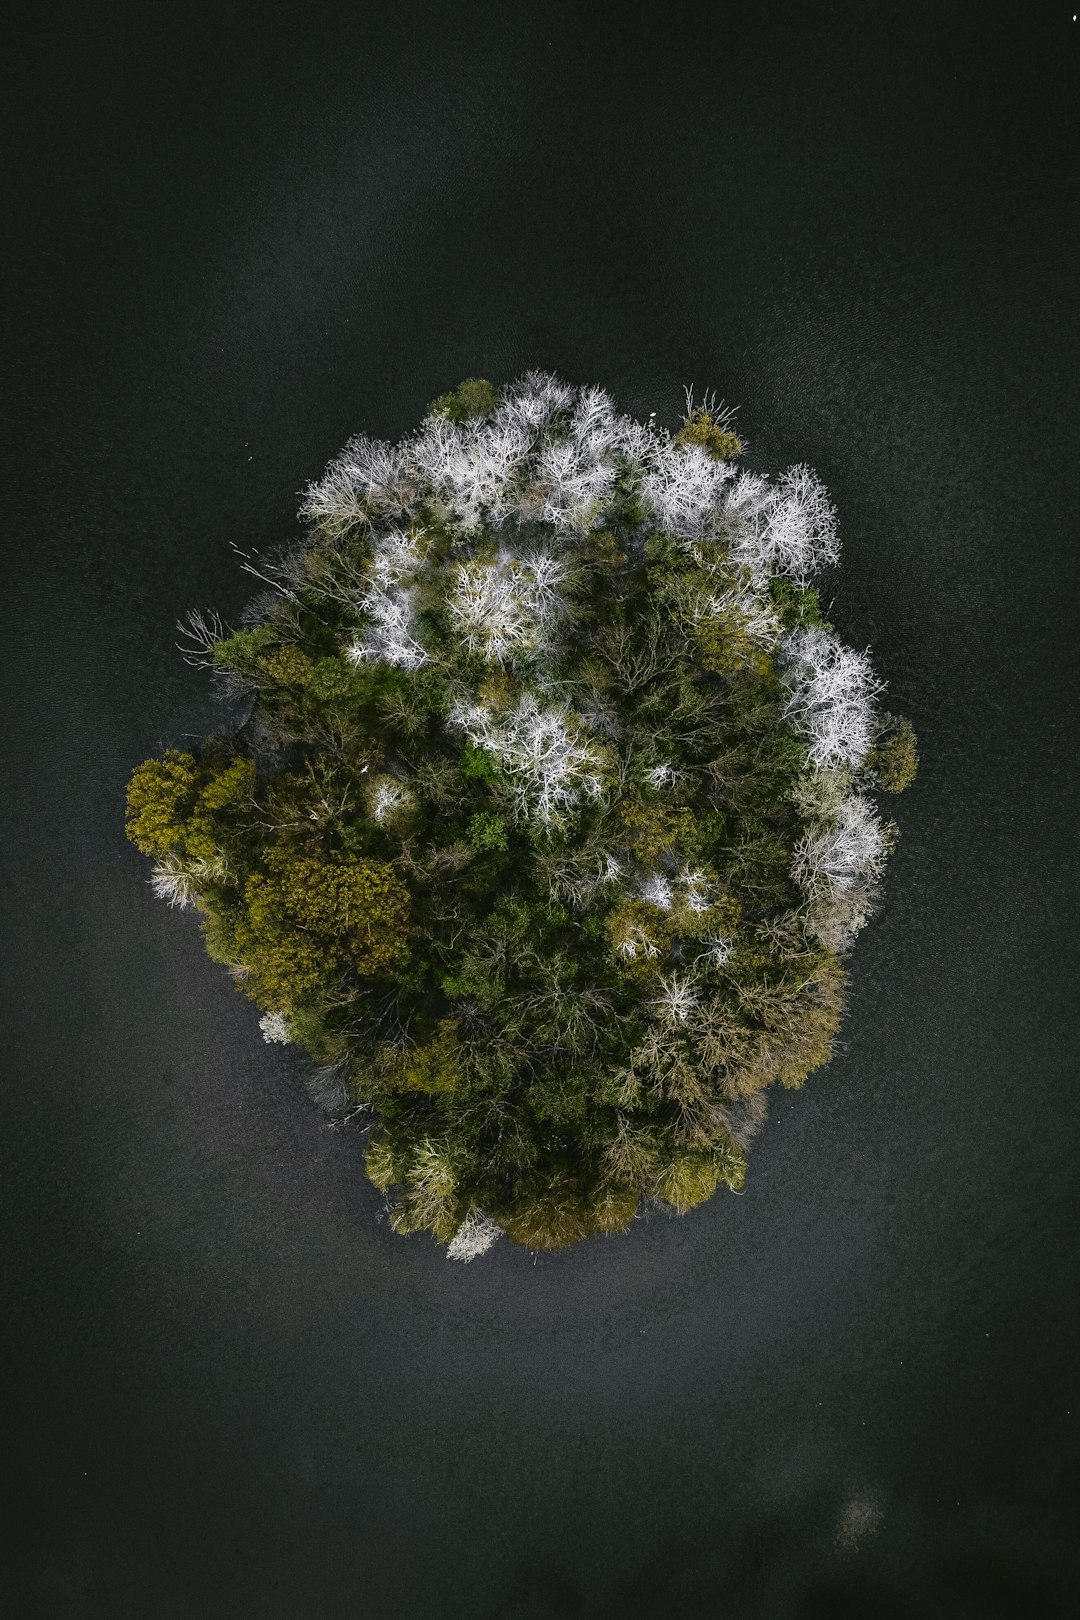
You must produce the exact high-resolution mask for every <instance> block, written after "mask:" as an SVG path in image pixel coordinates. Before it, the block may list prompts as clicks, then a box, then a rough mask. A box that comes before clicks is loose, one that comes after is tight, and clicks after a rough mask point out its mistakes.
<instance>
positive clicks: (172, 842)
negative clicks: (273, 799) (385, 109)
mask: <svg viewBox="0 0 1080 1620" xmlns="http://www.w3.org/2000/svg"><path fill="white" fill-rule="evenodd" d="M254 783H255V769H254V766H253V765H252V764H251V762H250V761H249V760H246V759H235V760H232V761H230V762H229V764H227V765H226V766H224V768H223V769H221V770H220V771H217V772H215V771H213V770H212V769H207V768H206V767H202V766H198V765H197V764H196V762H195V759H194V756H193V755H191V754H184V753H180V752H179V751H178V750H176V749H169V750H168V752H167V753H166V754H165V757H164V758H163V759H147V760H144V761H143V763H142V764H141V765H138V766H136V768H135V770H134V771H133V772H132V776H131V780H130V782H129V783H128V790H127V835H128V837H129V838H130V839H131V841H132V843H133V844H134V845H135V847H136V848H137V849H140V850H141V851H142V853H143V854H144V855H153V856H156V857H157V858H158V859H161V858H163V857H164V856H166V855H170V854H176V855H184V856H187V857H188V858H190V859H191V860H211V859H212V858H213V857H214V856H215V855H216V854H217V853H218V851H219V842H218V838H217V835H216V830H215V824H214V819H213V813H214V812H215V811H218V810H222V809H225V808H226V807H227V806H230V805H234V804H235V803H236V802H237V800H240V799H243V798H245V797H247V796H248V795H249V794H250V793H251V790H252V788H253V786H254Z"/></svg>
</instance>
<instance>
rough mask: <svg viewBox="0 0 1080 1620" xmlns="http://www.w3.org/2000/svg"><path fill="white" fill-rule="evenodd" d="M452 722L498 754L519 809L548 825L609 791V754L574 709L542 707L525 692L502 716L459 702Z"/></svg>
mask: <svg viewBox="0 0 1080 1620" xmlns="http://www.w3.org/2000/svg"><path fill="white" fill-rule="evenodd" d="M450 722H451V724H452V725H454V726H456V727H457V728H458V729H459V730H461V731H463V732H464V733H465V735H466V737H468V739H469V741H470V742H472V743H475V744H477V745H478V746H480V747H482V748H486V749H488V750H489V752H490V753H492V754H494V755H495V757H496V759H497V760H498V761H499V764H500V765H501V766H502V768H503V770H504V771H505V772H506V774H507V776H508V777H509V778H510V781H511V783H512V784H513V786H514V788H515V789H516V794H517V810H518V814H519V815H521V816H522V817H525V818H527V817H529V816H535V817H536V818H537V819H538V820H539V821H541V822H542V823H544V824H545V825H550V824H551V823H553V822H554V821H557V820H558V819H559V818H560V817H561V816H562V815H564V814H567V813H569V812H572V811H574V810H576V809H577V807H578V806H579V805H580V804H581V802H582V800H585V799H598V798H600V797H601V795H602V794H603V791H604V780H603V772H604V767H605V763H606V760H605V753H604V749H603V746H602V745H601V744H600V743H597V742H594V741H593V740H592V738H591V737H589V736H588V735H587V734H586V732H585V728H584V725H583V723H582V721H581V719H580V717H579V716H578V715H575V714H574V712H573V711H572V710H571V708H570V707H569V705H568V704H565V703H549V704H542V703H541V702H540V701H539V699H538V698H537V697H536V696H535V695H534V694H533V693H532V692H525V693H523V695H522V696H521V698H520V699H519V700H518V703H517V706H516V707H515V708H514V709H511V710H510V711H509V712H507V713H504V714H502V715H499V716H496V715H495V713H494V712H493V711H492V710H491V709H490V708H489V707H488V706H487V705H486V704H483V703H468V702H459V703H456V704H455V705H454V706H453V708H452V709H451V714H450Z"/></svg>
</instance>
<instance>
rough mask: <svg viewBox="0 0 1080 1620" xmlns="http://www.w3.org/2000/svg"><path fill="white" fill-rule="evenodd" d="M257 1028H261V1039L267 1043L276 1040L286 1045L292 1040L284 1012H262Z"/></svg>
mask: <svg viewBox="0 0 1080 1620" xmlns="http://www.w3.org/2000/svg"><path fill="white" fill-rule="evenodd" d="M259 1028H260V1029H261V1030H262V1038H263V1040H264V1041H266V1042H267V1043H269V1042H271V1041H277V1042H280V1044H281V1045H282V1046H288V1045H289V1043H290V1042H291V1040H292V1036H291V1034H290V1033H289V1020H288V1019H287V1018H286V1017H285V1014H284V1013H279V1012H268V1013H263V1015H262V1017H261V1018H260V1019H259Z"/></svg>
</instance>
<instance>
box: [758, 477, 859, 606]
mask: <svg viewBox="0 0 1080 1620" xmlns="http://www.w3.org/2000/svg"><path fill="white" fill-rule="evenodd" d="M761 538H762V547H763V562H764V567H765V569H766V570H767V571H768V572H770V573H774V574H786V575H787V576H788V577H789V578H790V579H793V580H794V581H795V582H796V584H798V585H804V586H805V585H809V583H810V581H811V580H812V579H813V577H814V575H815V574H817V573H819V572H820V571H821V569H822V568H824V567H825V566H826V565H827V564H829V563H835V562H837V561H838V560H839V557H840V541H839V539H838V537H837V533H836V508H835V507H834V506H833V504H832V502H831V501H830V500H829V496H828V492H827V490H826V489H825V486H824V484H823V483H822V482H821V480H820V479H819V478H818V476H817V474H816V473H815V471H814V469H813V468H812V467H807V466H804V465H800V466H797V467H789V468H788V470H787V472H785V473H782V474H781V475H780V478H779V480H778V482H777V484H776V485H775V488H774V490H773V494H772V500H771V501H770V504H769V506H768V507H767V509H766V513H765V524H764V527H763V530H762V536H761Z"/></svg>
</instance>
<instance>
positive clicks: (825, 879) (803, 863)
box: [792, 793, 886, 894]
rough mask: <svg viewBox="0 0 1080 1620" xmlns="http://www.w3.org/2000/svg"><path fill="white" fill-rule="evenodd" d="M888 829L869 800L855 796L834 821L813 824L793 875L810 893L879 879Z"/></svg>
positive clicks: (801, 845) (801, 841)
mask: <svg viewBox="0 0 1080 1620" xmlns="http://www.w3.org/2000/svg"><path fill="white" fill-rule="evenodd" d="M885 847H886V846H885V829H884V827H883V826H882V824H881V821H880V820H879V818H878V815H877V813H876V811H875V810H874V807H873V805H872V804H871V803H870V801H869V799H867V798H864V796H863V795H862V794H861V793H853V794H852V795H851V796H850V798H847V799H845V800H843V802H842V803H841V805H840V807H839V810H838V811H837V814H836V817H835V819H834V820H832V821H830V822H822V823H818V824H817V825H812V826H811V827H810V828H808V829H807V831H806V832H805V833H804V834H803V836H802V837H801V838H800V839H799V841H798V843H797V844H796V846H795V852H794V858H793V863H792V872H793V874H794V876H795V879H796V881H797V882H798V883H799V884H800V885H801V886H802V888H804V889H805V890H806V891H807V893H809V894H815V893H819V892H820V891H821V888H822V886H823V885H824V887H825V888H826V889H830V890H836V889H849V888H852V887H853V886H854V885H855V884H856V883H857V882H858V881H859V880H860V879H861V878H868V877H874V876H876V875H877V874H878V873H879V872H880V870H881V866H882V862H883V860H884V857H885Z"/></svg>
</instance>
